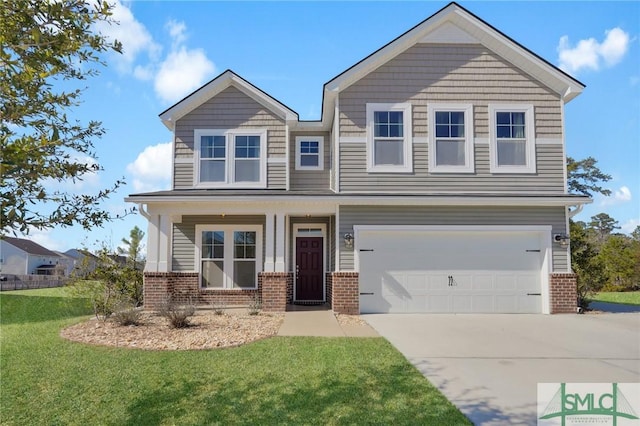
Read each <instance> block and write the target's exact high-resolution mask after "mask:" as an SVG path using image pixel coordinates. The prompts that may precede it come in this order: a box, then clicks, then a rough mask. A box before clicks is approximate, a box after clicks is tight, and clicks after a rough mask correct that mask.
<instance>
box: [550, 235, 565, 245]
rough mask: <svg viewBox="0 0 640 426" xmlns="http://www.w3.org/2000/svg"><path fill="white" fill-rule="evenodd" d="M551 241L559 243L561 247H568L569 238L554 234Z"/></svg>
mask: <svg viewBox="0 0 640 426" xmlns="http://www.w3.org/2000/svg"><path fill="white" fill-rule="evenodd" d="M553 241H555V242H556V243H559V244H560V246H561V247H567V246H568V245H569V236H568V235H567V234H554V235H553Z"/></svg>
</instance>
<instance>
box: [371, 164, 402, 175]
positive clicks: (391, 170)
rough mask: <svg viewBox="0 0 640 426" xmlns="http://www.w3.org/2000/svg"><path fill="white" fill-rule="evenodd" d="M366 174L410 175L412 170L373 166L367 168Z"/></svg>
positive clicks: (400, 167) (398, 167) (399, 167)
mask: <svg viewBox="0 0 640 426" xmlns="http://www.w3.org/2000/svg"><path fill="white" fill-rule="evenodd" d="M367 173H395V174H410V173H413V168H411V167H404V166H397V167H396V166H377V167H376V166H374V167H368V168H367Z"/></svg>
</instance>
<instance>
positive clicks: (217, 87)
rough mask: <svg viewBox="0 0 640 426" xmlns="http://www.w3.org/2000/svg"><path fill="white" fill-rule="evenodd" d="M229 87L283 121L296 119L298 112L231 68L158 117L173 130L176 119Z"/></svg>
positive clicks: (295, 120)
mask: <svg viewBox="0 0 640 426" xmlns="http://www.w3.org/2000/svg"><path fill="white" fill-rule="evenodd" d="M229 87H234V88H236V89H238V90H239V91H241V92H242V93H244V94H245V95H247V96H249V97H250V98H252V99H253V100H255V101H256V102H258V103H259V104H261V105H262V106H264V107H265V108H267V109H268V110H269V111H271V112H272V113H274V114H275V115H276V116H278V117H280V118H281V119H283V120H284V121H287V122H289V121H294V122H297V121H298V113H296V112H295V111H293V110H292V109H290V108H289V107H287V106H286V105H284V104H283V103H281V102H280V101H278V100H277V99H275V98H274V97H272V96H270V95H269V94H267V93H266V92H264V91H262V90H261V89H259V88H258V87H256V86H254V85H253V84H251V83H249V82H248V81H247V80H245V79H243V78H242V77H240V76H239V75H238V74H236V73H234V72H233V71H231V70H226V71H224V72H223V73H222V74H220V75H218V76H217V77H215V78H214V79H213V80H211V81H210V82H208V83H207V84H205V85H204V86H202V87H201V88H200V89H198V90H196V91H195V92H193V93H191V94H190V95H188V96H187V97H185V98H184V99H182V100H181V101H179V102H178V103H176V104H175V105H173V106H171V107H169V108H168V109H166V110H165V111H163V112H162V113H160V119H161V120H162V123H163V124H164V125H165V126H166V127H167V128H168V129H169V130H171V131H173V130H174V129H175V123H176V122H177V121H178V120H180V119H181V118H182V117H184V116H186V115H187V114H189V113H190V112H191V111H193V110H195V109H196V108H198V107H199V106H201V105H202V104H204V103H205V102H207V101H208V100H209V99H211V98H213V97H215V96H216V95H218V94H220V93H221V92H222V91H224V90H225V89H227V88H229Z"/></svg>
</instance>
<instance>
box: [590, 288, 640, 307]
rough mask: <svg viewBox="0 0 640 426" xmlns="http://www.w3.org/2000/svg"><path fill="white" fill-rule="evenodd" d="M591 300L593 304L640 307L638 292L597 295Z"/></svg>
mask: <svg viewBox="0 0 640 426" xmlns="http://www.w3.org/2000/svg"><path fill="white" fill-rule="evenodd" d="M591 300H592V301H595V302H609V303H623V304H625V305H638V306H640V291H624V292H609V293H597V294H596V295H595V296H593V298H592V299H591Z"/></svg>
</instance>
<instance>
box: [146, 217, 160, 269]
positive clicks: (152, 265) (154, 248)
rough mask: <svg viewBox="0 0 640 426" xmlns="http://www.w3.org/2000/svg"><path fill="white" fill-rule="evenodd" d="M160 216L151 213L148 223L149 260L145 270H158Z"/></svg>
mask: <svg viewBox="0 0 640 426" xmlns="http://www.w3.org/2000/svg"><path fill="white" fill-rule="evenodd" d="M159 221H160V216H158V215H157V214H153V215H150V217H149V220H148V225H147V261H146V263H145V265H144V271H145V272H158V222H159Z"/></svg>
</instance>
